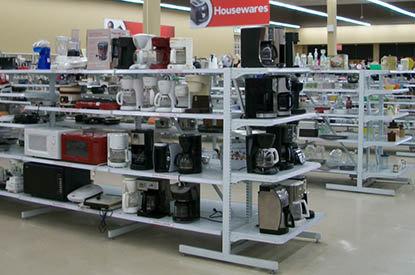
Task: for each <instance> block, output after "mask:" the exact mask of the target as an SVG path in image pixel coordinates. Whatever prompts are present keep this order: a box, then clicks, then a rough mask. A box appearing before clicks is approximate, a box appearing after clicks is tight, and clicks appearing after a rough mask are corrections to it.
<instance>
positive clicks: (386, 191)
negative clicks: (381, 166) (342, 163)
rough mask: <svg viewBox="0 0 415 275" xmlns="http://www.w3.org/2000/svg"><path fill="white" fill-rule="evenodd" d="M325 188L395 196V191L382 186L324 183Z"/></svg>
mask: <svg viewBox="0 0 415 275" xmlns="http://www.w3.org/2000/svg"><path fill="white" fill-rule="evenodd" d="M326 189H329V190H337V191H347V192H356V193H366V194H374V195H384V196H395V195H396V192H395V190H392V189H382V188H373V187H359V186H353V185H343V184H330V183H327V184H326Z"/></svg>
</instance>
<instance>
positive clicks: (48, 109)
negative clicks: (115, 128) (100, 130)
mask: <svg viewBox="0 0 415 275" xmlns="http://www.w3.org/2000/svg"><path fill="white" fill-rule="evenodd" d="M25 109H26V110H28V111H38V110H39V111H44V112H56V113H79V114H93V115H108V116H110V115H112V112H113V111H112V110H97V109H76V108H61V107H43V106H26V107H25Z"/></svg>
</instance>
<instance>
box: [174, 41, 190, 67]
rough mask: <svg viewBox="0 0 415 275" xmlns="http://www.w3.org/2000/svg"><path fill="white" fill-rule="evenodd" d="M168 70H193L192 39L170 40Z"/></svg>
mask: <svg viewBox="0 0 415 275" xmlns="http://www.w3.org/2000/svg"><path fill="white" fill-rule="evenodd" d="M170 48H171V50H170V64H169V65H168V68H169V69H172V70H185V69H188V70H189V69H192V68H193V40H192V38H184V37H176V38H170Z"/></svg>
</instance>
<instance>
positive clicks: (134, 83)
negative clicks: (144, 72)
mask: <svg viewBox="0 0 415 275" xmlns="http://www.w3.org/2000/svg"><path fill="white" fill-rule="evenodd" d="M120 82H121V90H120V91H119V92H118V93H117V95H116V97H115V99H116V101H117V103H118V105H120V106H121V107H120V109H121V110H124V111H134V110H138V109H139V108H140V107H141V105H142V101H143V79H142V78H131V77H128V76H127V77H124V78H123V79H121V81H120Z"/></svg>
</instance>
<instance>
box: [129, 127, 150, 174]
mask: <svg viewBox="0 0 415 275" xmlns="http://www.w3.org/2000/svg"><path fill="white" fill-rule="evenodd" d="M130 136H131V169H133V170H150V169H153V144H154V131H153V130H152V129H146V130H143V129H141V130H135V131H133V132H131V135H130Z"/></svg>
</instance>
